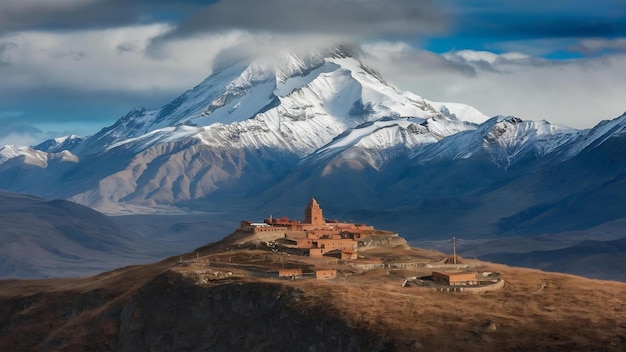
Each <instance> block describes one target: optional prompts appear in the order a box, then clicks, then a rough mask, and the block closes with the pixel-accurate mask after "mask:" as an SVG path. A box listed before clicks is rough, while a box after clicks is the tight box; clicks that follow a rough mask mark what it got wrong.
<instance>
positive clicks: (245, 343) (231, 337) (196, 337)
mask: <svg viewBox="0 0 626 352" xmlns="http://www.w3.org/2000/svg"><path fill="white" fill-rule="evenodd" d="M120 293H121V292H114V291H113V290H103V289H96V290H93V291H88V292H77V291H73V292H72V291H70V292H67V291H65V292H57V293H47V294H44V293H38V294H35V295H29V296H19V297H14V298H10V299H2V300H0V307H1V308H0V350H4V351H9V350H12V351H15V350H22V351H26V350H44V351H50V350H54V351H57V350H58V351H71V350H94V351H96V350H97V351H106V350H116V351H362V350H373V351H376V350H378V351H382V350H385V348H386V347H389V346H390V345H389V344H386V343H385V340H384V339H383V338H382V337H380V336H377V335H376V334H371V333H368V332H366V331H359V330H357V329H355V328H352V327H350V326H349V324H348V322H347V321H346V320H343V319H340V318H338V317H336V316H332V315H326V314H324V311H319V312H318V311H316V307H314V306H309V305H305V304H303V302H302V298H303V291H302V290H301V289H298V288H295V287H288V286H284V285H282V284H279V283H276V284H275V283H255V282H248V283H243V282H234V281H233V282H231V283H224V284H221V285H217V286H198V285H196V284H195V282H194V281H193V280H191V279H189V278H185V277H183V276H182V275H181V274H178V273H175V272H172V271H167V272H164V273H162V274H160V275H158V276H156V277H154V279H153V280H151V281H149V282H147V283H145V285H143V286H141V287H140V288H139V289H138V290H136V291H135V292H130V294H129V292H126V293H121V294H120Z"/></svg>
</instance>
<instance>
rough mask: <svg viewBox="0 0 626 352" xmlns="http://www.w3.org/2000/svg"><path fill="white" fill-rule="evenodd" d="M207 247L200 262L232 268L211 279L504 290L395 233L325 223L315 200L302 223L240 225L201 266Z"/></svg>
mask: <svg viewBox="0 0 626 352" xmlns="http://www.w3.org/2000/svg"><path fill="white" fill-rule="evenodd" d="M209 248H210V249H213V250H216V249H217V250H219V254H218V253H216V254H215V255H206V254H204V258H205V259H204V263H207V264H208V265H209V266H212V267H219V268H223V269H226V268H229V269H237V270H235V271H232V270H230V271H224V270H217V271H216V270H214V271H212V272H213V273H214V275H215V276H223V275H225V274H224V273H228V275H232V274H233V272H238V273H239V274H240V275H244V276H255V277H268V278H279V279H280V278H287V279H306V278H317V279H339V278H341V277H343V278H344V279H345V278H347V277H348V276H352V275H359V274H364V273H367V272H372V273H374V272H379V273H380V272H383V273H387V275H389V274H391V273H392V272H393V274H394V275H399V276H398V284H401V285H402V287H410V286H422V287H428V288H431V289H435V290H437V291H446V292H464V291H476V292H478V291H480V292H482V291H486V290H492V289H497V288H500V287H502V286H503V285H504V281H503V280H502V279H501V278H500V277H499V274H497V273H492V272H479V271H476V269H477V265H474V264H472V263H470V262H465V263H464V262H463V261H462V260H461V258H459V257H457V256H456V253H455V254H454V255H453V256H452V257H449V256H446V255H442V253H440V252H436V251H431V250H425V249H418V248H412V247H410V246H409V245H408V244H407V242H406V240H404V239H403V238H402V237H400V236H399V235H398V233H395V232H390V231H385V230H380V229H376V228H374V226H371V225H367V224H355V223H348V222H340V221H338V220H328V219H326V218H325V217H324V213H323V211H322V207H321V206H320V204H319V203H318V202H317V200H316V199H315V198H312V199H311V201H310V202H309V204H308V205H307V206H306V208H305V211H304V220H303V221H299V220H295V219H289V218H288V217H278V218H275V217H272V216H269V217H268V218H266V219H264V220H263V221H261V222H252V221H246V220H244V221H241V224H240V227H239V228H238V229H237V230H236V231H235V232H234V233H233V234H231V235H230V236H228V237H226V238H225V239H224V240H222V241H221V242H219V243H217V244H216V245H209V246H207V247H206V248H200V249H198V251H197V252H196V255H197V256H198V257H197V259H198V261H200V262H202V260H201V259H200V257H199V253H200V252H203V251H204V250H207V249H209ZM225 253H226V254H225ZM181 260H182V257H181ZM242 270H243V271H242ZM198 272H199V273H206V271H198ZM200 276H202V275H200ZM205 279H206V277H205ZM201 281H202V280H201Z"/></svg>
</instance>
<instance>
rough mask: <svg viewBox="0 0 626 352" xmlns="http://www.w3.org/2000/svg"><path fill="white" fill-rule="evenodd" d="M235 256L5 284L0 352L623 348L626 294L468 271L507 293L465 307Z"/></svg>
mask: <svg viewBox="0 0 626 352" xmlns="http://www.w3.org/2000/svg"><path fill="white" fill-rule="evenodd" d="M236 238H237V241H238V242H242V238H241V237H240V236H237V237H236ZM233 243H234V242H233V240H231V239H229V238H226V239H224V240H223V241H221V242H218V243H216V244H214V245H209V246H205V247H202V248H199V249H198V250H196V251H195V252H192V253H188V254H186V255H183V256H176V257H175V258H171V259H167V260H164V261H162V262H159V263H156V264H152V265H146V266H134V267H127V268H122V269H118V270H115V271H112V272H108V273H103V274H100V275H98V276H94V277H88V278H81V279H54V280H38V281H18V280H3V281H0V306H1V307H2V309H1V310H0V348H1V349H3V350H56V351H73V350H117V351H136V350H158V351H195V350H212V351H232V350H242V351H243V350H245V351H276V350H309V351H321V350H323V351H361V350H369V351H408V350H427V351H428V350H464V351H486V350H507V351H528V350H550V351H588V350H603V351H621V350H623V348H624V346H625V344H626V320H624V319H625V318H624V317H625V315H624V308H625V307H624V302H623V300H622V298H621V297H623V295H624V294H625V293H626V284H624V283H617V282H603V281H594V280H589V279H583V278H580V277H575V276H570V275H563V274H554V273H546V272H541V271H537V270H530V269H520V268H511V267H506V266H502V265H496V264H489V263H484V262H479V261H465V262H466V263H468V264H469V265H471V266H472V267H473V268H477V269H479V270H483V271H490V272H498V273H499V274H500V275H501V276H502V277H503V278H504V279H505V281H506V283H505V286H504V288H502V289H500V290H497V291H493V292H486V293H477V294H471V293H443V292H436V291H434V290H432V289H430V288H427V287H421V286H417V285H407V286H406V287H403V285H402V282H403V281H404V278H405V277H408V276H422V275H430V270H432V269H427V268H424V267H422V268H419V267H416V268H413V269H374V270H364V269H357V268H355V267H353V266H350V265H337V264H335V266H333V267H334V268H336V269H337V270H338V271H339V275H338V276H337V278H336V279H334V280H330V281H323V280H321V281H320V280H316V279H314V278H308V279H306V278H305V279H297V280H278V279H276V278H272V277H271V276H272V275H274V276H277V273H276V272H277V271H278V270H279V269H281V268H284V267H300V268H303V270H304V271H305V272H310V271H312V270H317V269H320V268H326V267H328V265H329V264H328V263H329V261H328V260H327V259H319V260H318V261H317V262H313V261H312V260H311V259H309V258H308V257H302V258H299V257H297V256H290V257H287V256H285V255H283V254H280V253H276V252H272V250H271V248H270V247H268V246H266V245H265V244H260V245H252V246H250V245H247V246H246V245H244V246H240V245H234V244H233ZM244 243H247V242H245V241H244ZM360 253H361V255H365V256H367V257H370V259H371V258H373V257H376V256H378V257H381V258H384V260H386V261H388V260H392V259H394V258H395V260H400V261H407V260H409V261H410V260H417V261H420V262H433V263H434V262H437V261H439V260H440V259H441V258H442V257H444V255H443V254H442V253H440V252H435V251H427V250H420V249H411V248H407V247H405V246H400V247H384V248H383V247H379V248H376V249H372V250H370V251H368V250H364V251H362V252H361V251H360ZM272 273H273V274H272ZM24 336H28V338H24Z"/></svg>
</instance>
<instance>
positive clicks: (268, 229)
mask: <svg viewBox="0 0 626 352" xmlns="http://www.w3.org/2000/svg"><path fill="white" fill-rule="evenodd" d="M240 230H241V231H246V232H251V233H254V234H255V235H273V236H277V238H278V239H281V238H282V239H283V240H282V241H280V242H281V243H282V245H283V246H287V247H293V246H295V248H298V249H300V250H301V251H300V253H299V254H301V255H308V256H309V257H322V256H329V255H335V256H338V258H340V259H342V260H350V259H357V250H358V241H359V240H360V239H364V238H366V237H369V236H372V235H375V234H376V235H385V236H392V237H397V236H398V234H397V233H392V232H388V231H384V232H383V231H380V230H376V229H374V227H373V226H369V225H365V224H352V223H345V222H344V223H342V222H339V221H337V220H326V219H324V214H323V212H322V208H321V207H320V205H319V203H318V202H317V200H315V198H312V199H311V202H310V203H309V204H308V205H307V207H306V209H305V211H304V222H300V221H298V220H293V219H289V218H287V217H280V218H273V217H271V216H270V217H269V218H268V219H265V220H264V221H263V222H262V223H254V222H249V221H242V222H241V227H240Z"/></svg>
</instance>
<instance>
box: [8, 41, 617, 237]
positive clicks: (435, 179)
mask: <svg viewBox="0 0 626 352" xmlns="http://www.w3.org/2000/svg"><path fill="white" fill-rule="evenodd" d="M625 131H626V116H622V117H620V118H617V119H615V120H611V121H606V122H603V123H601V124H599V125H598V126H596V127H595V128H593V129H590V130H575V129H570V128H567V127H563V126H558V125H554V124H551V123H549V122H547V121H537V122H535V121H522V120H520V119H517V118H515V117H504V116H497V117H493V118H488V117H487V116H485V115H484V114H482V113H480V112H479V111H477V110H476V109H474V108H472V107H470V106H467V105H464V104H459V103H440V102H433V101H430V100H427V99H425V98H422V97H420V96H418V95H416V94H413V93H410V92H401V91H399V90H397V89H395V88H393V87H392V86H390V85H389V84H387V83H386V82H385V81H384V80H383V79H382V78H381V77H380V75H379V74H377V73H376V71H374V70H373V69H371V68H368V67H366V66H365V65H363V64H362V63H361V62H360V61H359V59H358V55H356V54H354V52H353V51H350V50H348V49H346V48H344V47H339V48H335V49H332V50H325V51H318V52H314V53H311V54H310V55H306V56H297V55H294V54H290V53H283V54H281V55H280V57H279V58H278V59H277V60H269V59H266V60H249V59H239V60H231V61H228V62H226V61H225V63H224V64H219V65H217V66H216V68H215V69H214V72H213V73H212V74H211V75H210V76H209V77H208V78H206V79H205V80H204V81H203V82H201V83H200V84H199V85H197V86H196V87H194V88H193V89H191V90H189V91H187V92H185V93H184V94H182V95H181V96H180V97H178V98H176V99H175V100H174V101H172V102H171V103H169V104H166V105H164V106H163V107H161V108H159V109H153V110H150V109H144V108H140V109H135V110H133V111H131V112H130V113H128V114H127V115H126V116H124V117H122V118H121V119H119V120H118V121H117V122H116V123H115V124H113V125H112V126H110V127H107V128H104V129H102V130H101V131H100V132H98V133H97V134H95V135H94V136H91V137H88V138H86V139H84V140H82V141H81V140H80V138H77V137H68V138H62V139H58V140H52V141H47V142H45V143H42V144H41V145H39V146H37V147H36V148H35V149H33V148H29V147H14V146H5V147H2V148H1V149H0V188H4V189H8V190H12V191H17V192H28V193H32V194H37V195H40V196H46V197H61V198H67V199H71V200H74V201H77V202H79V203H82V204H86V205H90V206H96V207H100V208H101V209H107V210H108V209H110V208H109V206H111V205H119V204H132V205H137V204H139V205H147V206H153V205H167V206H170V205H174V206H184V207H192V208H194V207H201V208H202V209H207V208H211V207H217V208H219V210H222V211H223V210H225V209H228V207H229V206H231V205H232V204H239V205H241V204H246V205H249V204H252V205H254V204H261V203H264V202H265V203H272V204H277V205H279V204H282V205H285V206H291V205H296V204H299V203H300V202H301V201H304V200H305V199H306V198H307V197H310V196H312V195H315V196H316V197H318V198H321V199H326V200H329V201H330V202H331V203H332V204H334V206H335V207H336V209H339V210H340V209H348V208H354V207H355V204H358V206H362V207H366V208H368V209H385V210H387V209H391V208H393V207H396V206H402V207H409V208H411V207H414V208H416V209H420V211H421V212H420V213H419V214H430V213H429V212H431V211H434V210H435V209H440V207H444V208H445V207H447V206H449V205H450V204H452V205H453V206H454V207H459V209H466V208H467V209H474V210H475V211H479V210H480V211H481V213H480V214H479V215H480V216H478V217H477V218H479V217H484V218H485V219H490V220H485V221H484V222H477V224H478V223H480V224H482V223H487V224H494V223H495V222H497V221H499V219H503V218H507V217H511V216H514V215H515V214H517V213H519V212H522V213H523V212H524V211H525V210H528V209H527V208H529V207H530V208H532V207H533V206H536V205H537V204H556V203H558V202H560V201H561V200H562V199H563V198H562V197H566V196H568V195H570V194H571V192H577V191H578V189H577V188H576V187H578V186H579V185H583V184H584V185H587V186H589V187H592V184H590V183H589V184H588V183H585V182H587V181H581V182H578V183H577V182H576V181H574V180H570V182H569V183H564V182H556V181H554V182H552V183H548V182H545V180H548V179H550V180H552V179H555V178H556V177H557V176H556V175H561V171H560V170H566V169H568V168H569V169H571V170H572V171H571V172H570V174H571V175H577V173H580V172H587V173H588V171H587V170H584V169H583V167H581V166H580V165H582V164H581V163H582V162H581V161H580V160H583V159H584V160H587V159H585V158H593V160H605V159H603V155H604V153H608V152H607V150H609V149H615V148H618V147H611V148H609V147H608V146H609V145H610V144H611V143H617V144H618V145H619V143H622V142H621V141H622V140H623V138H622V137H623V134H624V132H625ZM37 149H39V150H37ZM59 151H60V152H59ZM592 156H593V157H592ZM611 160H612V159H611ZM52 161H54V162H52ZM33 166H35V167H33ZM569 169H568V170H569ZM623 169H624V167H622V166H621V165H620V164H619V163H618V164H615V165H614V166H612V167H611V168H603V167H601V166H599V167H598V168H597V170H594V171H593V172H595V173H596V174H594V175H595V176H594V177H593V178H587V179H588V180H591V179H593V180H594V184H595V183H596V182H609V181H610V180H612V179H615V178H616V177H618V178H619V175H621V174H622V173H623V174H626V170H623ZM555 170H556V171H555ZM581 170H582V171H581ZM570 174H567V175H564V176H563V177H564V178H568V177H572V176H571V175H570ZM548 184H549V185H550V186H549V189H548V188H547V187H548V186H546V185H548ZM612 184H617V183H612ZM572 185H575V186H572ZM580 187H582V186H580ZM592 188H593V187H592ZM505 189H506V190H507V192H509V193H506V192H505V193H498V192H500V191H502V192H504V191H503V190H505ZM546 189H547V190H546ZM516 192H517V193H516ZM509 194H516V197H517V199H518V201H517V202H513V203H506V206H497V205H495V204H497V201H496V200H498V199H502V197H507V196H508V195H509ZM557 194H558V197H561V198H558V197H557ZM441 197H444V198H445V200H440V199H442V198H441ZM372 199H376V202H372ZM438 199H439V200H438ZM468 199H470V200H468ZM331 208H332V206H331ZM455 209H456V208H455ZM533 209H534V208H533ZM542 209H543V208H542ZM440 210H441V209H440ZM448 211H449V209H447V208H445V209H443V210H441V212H440V214H448V215H449V213H447V212H448ZM455 211H456V210H455ZM528 211H529V213H531V214H534V213H535V210H528ZM438 214H439V213H438ZM486 214H488V215H486ZM523 214H526V213H523ZM411 216H413V215H411ZM442 216H443V215H442ZM524 216H525V215H524ZM524 216H520V218H524ZM415 218H419V216H417V217H415ZM435 218H436V216H432V214H431V217H429V218H428V219H425V220H428V221H431V220H432V219H435ZM516 219H517V218H516ZM459 221H460V220H459ZM477 226H478V225H477ZM481 226H483V225H481ZM485 226H486V225H485ZM493 226H495V225H493ZM498 226H499V225H498Z"/></svg>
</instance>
